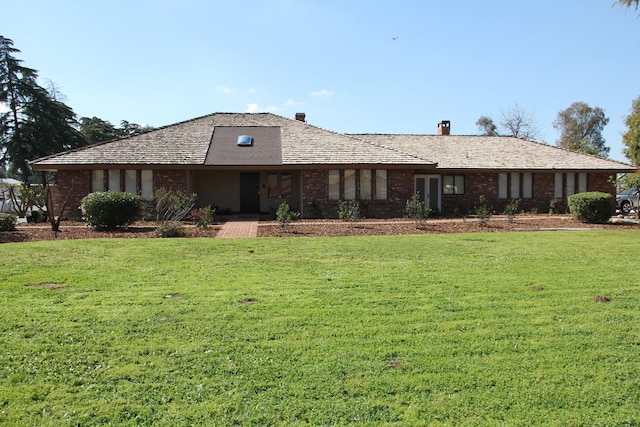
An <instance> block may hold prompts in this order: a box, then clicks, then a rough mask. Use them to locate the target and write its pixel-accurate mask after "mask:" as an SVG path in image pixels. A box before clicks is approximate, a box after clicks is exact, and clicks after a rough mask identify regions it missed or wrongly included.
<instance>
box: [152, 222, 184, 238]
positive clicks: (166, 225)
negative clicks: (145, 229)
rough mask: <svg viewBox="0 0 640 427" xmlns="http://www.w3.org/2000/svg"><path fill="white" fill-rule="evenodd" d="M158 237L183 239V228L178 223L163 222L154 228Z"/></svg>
mask: <svg viewBox="0 0 640 427" xmlns="http://www.w3.org/2000/svg"><path fill="white" fill-rule="evenodd" d="M156 235H157V236H158V237H184V236H185V235H186V233H185V231H184V226H183V225H182V223H180V222H179V221H165V222H163V223H162V224H160V225H159V226H158V228H156Z"/></svg>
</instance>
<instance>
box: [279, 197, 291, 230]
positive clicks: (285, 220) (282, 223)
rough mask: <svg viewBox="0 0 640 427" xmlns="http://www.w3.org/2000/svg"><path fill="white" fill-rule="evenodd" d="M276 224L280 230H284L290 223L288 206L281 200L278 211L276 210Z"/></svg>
mask: <svg viewBox="0 0 640 427" xmlns="http://www.w3.org/2000/svg"><path fill="white" fill-rule="evenodd" d="M276 222H277V223H278V227H280V229H281V230H284V229H285V228H287V227H288V226H289V223H290V222H291V211H290V210H289V204H288V203H287V202H286V201H284V200H282V201H281V202H280V205H278V209H277V210H276Z"/></svg>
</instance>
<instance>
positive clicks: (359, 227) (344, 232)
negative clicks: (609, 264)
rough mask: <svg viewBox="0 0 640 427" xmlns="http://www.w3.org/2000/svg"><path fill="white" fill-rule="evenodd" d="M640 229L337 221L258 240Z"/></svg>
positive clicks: (268, 225) (548, 222) (544, 220)
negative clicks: (281, 237) (272, 238)
mask: <svg viewBox="0 0 640 427" xmlns="http://www.w3.org/2000/svg"><path fill="white" fill-rule="evenodd" d="M611 228H613V229H640V225H637V224H583V223H581V222H578V221H576V220H575V219H573V218H572V217H569V216H560V215H554V216H536V217H533V216H526V215H522V216H517V217H516V218H515V220H514V221H513V222H509V221H508V220H507V218H506V217H502V216H496V217H493V218H492V219H491V220H490V221H489V222H488V223H487V224H486V225H485V226H483V225H481V224H480V223H479V222H478V220H477V219H474V218H471V219H467V220H462V219H460V218H451V219H428V220H427V221H426V222H424V223H423V224H421V225H420V224H416V223H415V222H413V221H408V220H407V219H396V220H363V221H359V222H355V223H348V222H344V221H336V220H317V221H305V220H301V221H297V222H292V223H291V224H290V225H289V226H288V227H286V228H285V229H282V228H280V227H279V226H278V224H276V223H275V222H273V221H271V222H262V223H260V224H259V225H258V237H277V236H283V237H320V236H326V237H330V236H331V237H332V236H335V237H339V236H383V235H400V234H451V233H488V232H512V231H539V230H566V229H611Z"/></svg>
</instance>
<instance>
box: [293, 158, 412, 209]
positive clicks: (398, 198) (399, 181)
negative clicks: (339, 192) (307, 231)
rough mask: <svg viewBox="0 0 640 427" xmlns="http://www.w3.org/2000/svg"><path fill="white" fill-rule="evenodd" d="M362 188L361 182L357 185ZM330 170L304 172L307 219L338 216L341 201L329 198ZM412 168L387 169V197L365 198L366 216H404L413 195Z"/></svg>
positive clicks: (303, 184)
mask: <svg viewBox="0 0 640 427" xmlns="http://www.w3.org/2000/svg"><path fill="white" fill-rule="evenodd" d="M357 186H358V188H359V184H358V185H357ZM328 187H329V181H328V171H327V170H326V169H308V170H304V171H302V189H303V190H302V193H303V194H302V206H303V215H304V217H305V218H337V217H338V201H337V200H329V198H328ZM413 187H414V184H413V171H412V170H388V171H387V200H364V201H361V206H362V208H363V215H364V216H366V217H369V218H394V217H395V218H397V217H402V216H404V207H405V204H406V202H407V200H408V199H410V198H411V196H412V195H413Z"/></svg>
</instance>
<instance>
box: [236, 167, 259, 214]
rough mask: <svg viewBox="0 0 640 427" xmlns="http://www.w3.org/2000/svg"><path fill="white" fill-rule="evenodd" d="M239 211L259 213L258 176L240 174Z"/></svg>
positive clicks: (254, 174)
mask: <svg viewBox="0 0 640 427" xmlns="http://www.w3.org/2000/svg"><path fill="white" fill-rule="evenodd" d="M240 211H241V212H243V213H257V212H260V174H259V173H241V174H240Z"/></svg>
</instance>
